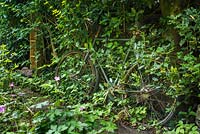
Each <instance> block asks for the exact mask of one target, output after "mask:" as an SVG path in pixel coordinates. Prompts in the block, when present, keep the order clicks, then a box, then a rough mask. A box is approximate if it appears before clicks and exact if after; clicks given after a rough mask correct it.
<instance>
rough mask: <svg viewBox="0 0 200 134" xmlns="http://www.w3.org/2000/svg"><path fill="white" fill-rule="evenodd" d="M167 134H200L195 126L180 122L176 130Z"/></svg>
mask: <svg viewBox="0 0 200 134" xmlns="http://www.w3.org/2000/svg"><path fill="white" fill-rule="evenodd" d="M166 134H199V130H198V127H197V126H196V125H195V124H187V123H184V122H183V121H179V122H178V124H177V126H176V128H175V129H173V130H172V131H169V132H166Z"/></svg>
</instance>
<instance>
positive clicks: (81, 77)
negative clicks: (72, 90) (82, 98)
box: [55, 51, 99, 94]
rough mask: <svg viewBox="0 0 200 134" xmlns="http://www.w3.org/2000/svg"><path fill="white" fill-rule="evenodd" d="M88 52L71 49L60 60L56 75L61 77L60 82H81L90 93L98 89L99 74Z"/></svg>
mask: <svg viewBox="0 0 200 134" xmlns="http://www.w3.org/2000/svg"><path fill="white" fill-rule="evenodd" d="M85 58H86V53H84V52H80V51H71V52H69V53H67V54H65V55H64V56H63V57H62V58H61V60H60V61H59V63H58V65H57V67H56V72H55V75H56V76H59V77H60V79H61V80H60V81H61V82H60V83H59V84H63V83H65V84H67V83H68V84H74V83H76V84H80V86H83V84H84V85H85V87H83V88H84V89H85V90H87V91H86V92H87V93H88V94H90V93H92V92H94V91H96V90H97V88H98V85H99V74H98V71H97V68H96V67H95V65H94V64H93V62H92V60H91V58H90V56H89V55H88V56H87V58H86V59H85Z"/></svg>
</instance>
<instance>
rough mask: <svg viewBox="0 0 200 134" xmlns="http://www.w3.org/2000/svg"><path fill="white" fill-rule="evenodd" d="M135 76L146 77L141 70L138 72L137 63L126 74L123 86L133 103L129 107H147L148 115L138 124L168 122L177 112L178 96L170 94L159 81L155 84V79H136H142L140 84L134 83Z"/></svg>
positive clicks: (162, 123) (149, 125)
mask: <svg viewBox="0 0 200 134" xmlns="http://www.w3.org/2000/svg"><path fill="white" fill-rule="evenodd" d="M133 77H138V78H139V79H143V78H141V77H144V76H143V74H142V73H141V72H138V69H136V65H133V66H132V67H131V68H130V69H129V70H128V71H127V73H126V74H125V77H124V83H123V86H124V89H125V92H126V93H127V94H128V95H127V96H128V98H131V101H130V102H132V103H131V104H129V108H132V107H139V106H143V107H145V108H146V116H145V117H144V118H143V119H141V120H138V121H137V124H138V125H139V124H140V125H143V126H145V127H152V126H158V125H164V124H166V123H167V122H168V121H169V120H170V119H171V118H172V117H173V115H174V113H175V109H176V97H172V96H171V95H169V94H168V93H167V92H166V90H165V89H163V88H162V87H160V86H159V82H157V83H156V84H155V83H153V82H152V81H153V80H152V81H151V80H150V81H148V82H147V81H146V82H144V81H143V82H142V80H136V81H140V85H135V84H132V83H134V82H135V81H134V80H133V79H134V78H133ZM138 78H137V79H138ZM148 80H149V78H148ZM151 82H152V83H151Z"/></svg>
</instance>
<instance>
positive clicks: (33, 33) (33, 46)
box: [29, 29, 37, 70]
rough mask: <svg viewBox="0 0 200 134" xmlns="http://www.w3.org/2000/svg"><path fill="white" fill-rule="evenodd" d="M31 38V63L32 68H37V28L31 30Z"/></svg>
mask: <svg viewBox="0 0 200 134" xmlns="http://www.w3.org/2000/svg"><path fill="white" fill-rule="evenodd" d="M29 39H30V63H31V65H30V69H33V70H35V69H36V68H37V58H36V54H37V50H36V46H37V45H36V44H37V31H36V29H33V30H32V31H31V32H30V37H29Z"/></svg>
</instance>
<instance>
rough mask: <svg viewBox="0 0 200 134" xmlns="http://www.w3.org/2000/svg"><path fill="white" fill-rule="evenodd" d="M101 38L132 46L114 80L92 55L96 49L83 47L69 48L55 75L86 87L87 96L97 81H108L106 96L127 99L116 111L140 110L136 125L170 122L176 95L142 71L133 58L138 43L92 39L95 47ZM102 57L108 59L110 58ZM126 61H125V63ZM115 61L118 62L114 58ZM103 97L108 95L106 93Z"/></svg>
mask: <svg viewBox="0 0 200 134" xmlns="http://www.w3.org/2000/svg"><path fill="white" fill-rule="evenodd" d="M103 41H104V43H106V42H107V41H118V42H129V45H132V46H133V47H128V49H127V52H126V53H125V55H124V56H123V60H121V61H120V62H121V64H123V65H124V66H126V67H125V68H123V69H122V70H124V71H123V73H122V74H120V73H118V72H116V74H117V75H115V77H114V78H115V80H113V78H112V79H110V78H109V76H110V75H108V74H109V72H108V70H112V67H110V68H109V66H108V67H105V66H103V64H102V62H99V61H101V60H102V59H98V56H96V57H95V53H97V52H96V50H95V49H93V51H90V50H86V52H85V51H70V52H68V53H67V54H65V55H64V56H63V57H62V58H61V60H60V62H59V63H58V66H57V68H56V76H59V77H60V78H61V79H62V82H64V83H68V84H69V85H71V84H73V83H76V84H77V87H76V88H80V87H82V89H83V90H87V93H88V94H87V95H91V94H92V93H94V92H95V91H96V90H97V89H98V88H99V83H101V82H104V83H107V89H108V93H109V96H115V95H116V96H117V97H119V98H120V99H124V100H125V99H126V100H127V101H128V102H129V103H128V104H127V105H126V106H124V107H123V108H122V109H123V110H121V111H119V113H120V114H122V115H123V116H127V117H131V116H132V115H134V114H132V113H134V112H135V111H139V112H141V113H140V114H142V115H141V117H138V118H137V124H138V125H143V126H155V125H163V124H165V123H166V122H167V121H169V120H170V119H171V117H172V115H173V114H174V111H175V105H176V98H175V97H172V95H170V93H171V94H172V90H173V89H171V88H170V87H169V86H168V87H167V86H165V85H163V83H162V81H159V80H155V77H154V76H153V75H152V74H151V72H148V71H145V66H142V65H141V64H142V63H140V62H138V61H137V58H135V59H136V60H135V61H133V59H132V58H131V57H132V56H133V57H138V52H136V51H137V45H138V44H137V43H134V40H132V39H100V38H95V39H94V41H93V43H92V45H93V46H95V45H96V42H98V43H101V42H103ZM101 52H102V53H104V52H105V51H101ZM103 58H104V59H105V60H106V59H107V60H108V59H109V57H103ZM126 63H128V64H127V65H125V64H126ZM116 64H120V63H118V61H116ZM112 73H113V72H112ZM101 79H103V81H102V80H101ZM60 84H62V83H60ZM66 88H69V87H66ZM72 88H73V87H72ZM110 98H112V97H110ZM106 99H109V97H107V96H106ZM134 110H135V111H134ZM131 111H132V112H131Z"/></svg>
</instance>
